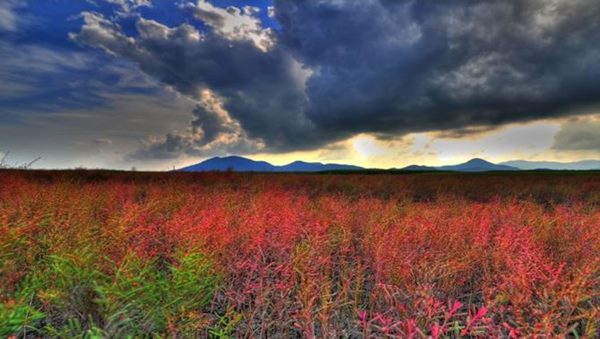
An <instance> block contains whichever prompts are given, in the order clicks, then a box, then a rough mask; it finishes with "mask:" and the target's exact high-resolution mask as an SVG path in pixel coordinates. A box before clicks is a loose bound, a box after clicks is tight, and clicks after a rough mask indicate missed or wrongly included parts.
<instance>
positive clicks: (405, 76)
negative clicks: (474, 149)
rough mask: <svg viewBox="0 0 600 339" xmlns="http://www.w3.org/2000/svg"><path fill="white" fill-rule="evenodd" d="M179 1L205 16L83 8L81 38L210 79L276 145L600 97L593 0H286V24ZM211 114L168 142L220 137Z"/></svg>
mask: <svg viewBox="0 0 600 339" xmlns="http://www.w3.org/2000/svg"><path fill="white" fill-rule="evenodd" d="M183 7H185V8H188V9H190V8H191V9H192V11H193V13H195V15H196V19H198V20H200V21H204V23H205V24H206V25H207V27H208V29H207V30H206V31H202V32H199V31H197V30H196V28H194V27H193V26H190V25H189V24H183V25H180V26H177V27H174V28H168V27H166V26H164V25H162V24H160V23H158V22H155V21H152V20H144V19H142V18H140V19H139V20H138V22H137V31H138V33H139V35H137V36H127V35H126V34H125V33H123V30H122V29H121V28H120V27H119V26H118V25H117V24H116V23H114V22H111V21H109V20H107V19H105V18H104V17H102V16H100V15H98V14H93V13H86V14H84V19H85V24H84V26H83V27H82V29H81V31H80V32H79V33H77V34H74V35H73V39H75V40H76V41H78V42H80V43H83V44H87V45H90V46H93V47H98V48H103V49H104V50H106V51H107V52H109V53H111V54H113V55H117V56H119V57H124V58H127V59H130V60H133V61H134V62H136V63H138V64H139V66H140V68H141V69H142V70H144V71H145V72H147V73H148V74H151V75H153V76H155V77H156V78H158V79H159V80H160V81H162V82H163V83H165V84H167V85H169V86H172V87H174V88H175V89H176V90H177V91H179V92H181V93H183V94H185V95H188V96H191V97H195V98H198V97H199V95H200V94H199V93H200V92H201V91H202V90H205V89H209V90H211V91H213V92H214V93H216V94H217V95H218V96H220V97H222V98H223V107H224V109H225V110H226V111H227V112H228V114H229V115H230V117H231V118H232V119H233V120H234V121H236V122H239V127H240V128H241V131H242V132H240V133H238V134H239V136H240V138H245V139H247V140H250V141H252V140H258V142H257V143H252V142H249V143H248V144H261V142H262V143H264V146H265V148H264V149H263V150H266V151H287V150H293V149H310V148H316V147H319V146H322V145H324V144H327V143H330V142H333V141H336V140H340V139H342V138H346V137H349V136H351V135H353V134H356V133H363V132H369V133H373V134H375V135H379V136H382V137H385V136H387V135H390V136H391V135H401V134H404V133H409V132H419V131H436V130H437V131H439V130H451V131H470V130H472V129H473V128H476V129H482V130H485V129H487V128H492V127H494V126H498V125H501V124H504V123H510V122H518V121H529V120H535V119H540V118H548V117H557V116H566V115H571V114H575V113H576V112H581V110H582V109H585V108H586V107H588V106H592V105H594V104H597V103H598V101H600V81H598V79H599V78H600V63H599V61H600V20H598V19H597V18H598V17H600V2H598V1H595V0H555V1H548V0H528V1H523V0H514V1H506V0H504V1H479V2H475V1H466V0H463V1H459V0H455V1H391V0H389V1H387V0H335V1H334V0H330V1H325V0H322V1H319V0H315V1H292V0H276V1H275V2H274V8H273V10H272V12H273V14H274V15H275V17H276V19H277V20H278V22H279V24H280V29H279V30H277V31H272V30H268V29H264V28H263V27H262V26H261V25H260V22H259V21H257V19H256V16H255V13H254V12H253V11H254V10H249V9H248V10H240V9H235V8H229V9H222V8H218V7H215V6H213V5H211V4H210V3H207V2H203V1H200V2H198V3H196V4H187V5H185V6H183ZM300 65H301V66H300ZM304 80H306V82H305V81H304ZM197 113H198V112H197ZM214 115H215V113H214V112H211V111H204V112H201V114H196V124H200V125H202V128H201V129H202V130H203V131H204V132H203V133H204V137H202V138H197V137H190V136H189V135H188V136H185V135H170V136H167V137H166V138H165V139H164V140H163V141H162V142H164V145H162V146H164V147H166V148H167V149H168V150H170V151H173V152H170V153H169V154H173V155H175V154H176V153H177V152H183V153H186V152H187V153H193V152H189V151H188V150H189V149H190V148H192V149H194V147H196V148H197V147H198V146H200V147H204V146H206V145H208V144H209V143H211V142H214V141H215V140H217V139H218V138H219V137H220V136H222V135H223V134H227V133H228V132H226V131H224V129H223V125H222V124H220V123H219V121H217V120H218V119H217V120H215V119H216V117H215V116H214ZM211 119H212V120H211ZM200 121H204V122H202V123H199V122H200ZM215 121H216V123H215ZM474 126H475V127H474ZM192 127H195V126H192ZM204 129H206V130H204ZM461 134H462V132H461ZM190 140H191V141H190ZM238 141H239V140H238ZM159 143H160V142H159ZM159 146H160V145H159ZM159 148H160V147H159ZM250 148H251V147H250ZM147 155H148V156H152V152H149V153H148V154H147Z"/></svg>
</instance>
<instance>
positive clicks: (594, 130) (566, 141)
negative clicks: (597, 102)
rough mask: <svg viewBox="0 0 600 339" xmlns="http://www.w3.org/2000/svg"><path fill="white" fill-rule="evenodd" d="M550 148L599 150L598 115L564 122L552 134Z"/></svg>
mask: <svg viewBox="0 0 600 339" xmlns="http://www.w3.org/2000/svg"><path fill="white" fill-rule="evenodd" d="M552 148H553V149H555V150H560V151H595V152H600V117H587V118H581V119H573V120H571V121H568V122H566V123H564V124H563V125H562V126H561V129H560V131H559V132H558V133H556V135H555V136H554V144H553V145H552Z"/></svg>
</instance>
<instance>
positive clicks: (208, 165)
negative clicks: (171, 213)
mask: <svg viewBox="0 0 600 339" xmlns="http://www.w3.org/2000/svg"><path fill="white" fill-rule="evenodd" d="M535 169H549V170H599V169H600V161H599V160H585V161H578V162H572V163H561V162H550V161H541V162H534V161H524V160H514V161H507V162H503V163H500V164H494V163H491V162H489V161H486V160H484V159H479V158H475V159H471V160H469V161H467V162H465V163H462V164H457V165H447V166H439V167H432V166H421V165H410V166H407V167H404V168H400V169H394V170H401V171H407V172H426V171H454V172H488V171H519V170H535ZM360 170H373V169H367V168H363V167H359V166H354V165H345V164H323V163H320V162H304V161H294V162H292V163H289V164H287V165H283V166H276V165H273V164H270V163H268V162H266V161H255V160H251V159H248V158H244V157H240V156H228V157H215V158H211V159H208V160H205V161H203V162H200V163H198V164H195V165H191V166H188V167H184V168H182V169H180V171H184V172H208V171H234V172H327V171H360Z"/></svg>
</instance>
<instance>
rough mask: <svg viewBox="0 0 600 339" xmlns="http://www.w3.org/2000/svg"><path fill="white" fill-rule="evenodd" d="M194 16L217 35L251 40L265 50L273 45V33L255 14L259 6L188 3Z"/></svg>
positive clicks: (203, 0) (203, 1)
mask: <svg viewBox="0 0 600 339" xmlns="http://www.w3.org/2000/svg"><path fill="white" fill-rule="evenodd" d="M183 7H188V8H191V9H192V11H193V13H194V15H195V16H196V18H198V19H199V20H201V21H202V22H204V23H205V24H206V25H208V26H210V27H211V28H212V29H213V31H214V32H215V33H216V34H218V35H219V36H221V37H223V38H225V39H227V40H230V41H251V42H253V43H254V45H255V46H256V47H257V48H259V49H261V50H263V51H267V50H268V49H269V48H271V47H272V46H273V44H274V43H275V42H274V34H273V31H272V30H271V29H270V28H263V27H262V22H261V21H260V19H259V18H257V17H256V15H257V14H258V13H259V12H260V8H258V7H253V6H244V7H242V8H239V7H235V6H229V7H227V8H222V7H217V6H215V5H213V4H211V3H210V2H208V1H205V0H200V1H198V2H197V3H195V4H194V3H188V4H187V6H183Z"/></svg>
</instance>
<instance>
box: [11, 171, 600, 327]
mask: <svg viewBox="0 0 600 339" xmlns="http://www.w3.org/2000/svg"><path fill="white" fill-rule="evenodd" d="M0 302H1V304H0V337H4V336H9V337H10V336H16V337H64V338H73V337H81V338H83V337H85V338H98V337H125V336H127V335H131V336H134V337H140V336H148V337H150V336H160V337H167V336H168V337H262V338H295V337H304V338H315V337H319V338H320V337H328V338H340V337H341V338H344V337H351V338H361V337H398V338H411V337H412V338H426V337H431V338H445V337H450V338H453V337H462V336H467V337H469V336H470V337H507V338H517V337H531V336H549V337H550V336H560V337H563V336H570V337H587V338H594V337H598V335H599V333H600V332H599V331H600V175H599V174H597V173H592V172H589V173H577V174H574V173H541V172H531V173H522V174H509V173H507V174H501V173H490V174H449V173H440V174H434V173H422V174H373V175H369V174H366V173H364V174H351V175H350V174H348V175H339V174H319V175H301V174H285V175H283V174H282V175H278V174H235V173H204V174H190V173H134V172H103V171H70V172H69V171H64V172H51V171H9V170H7V171H2V172H0Z"/></svg>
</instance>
